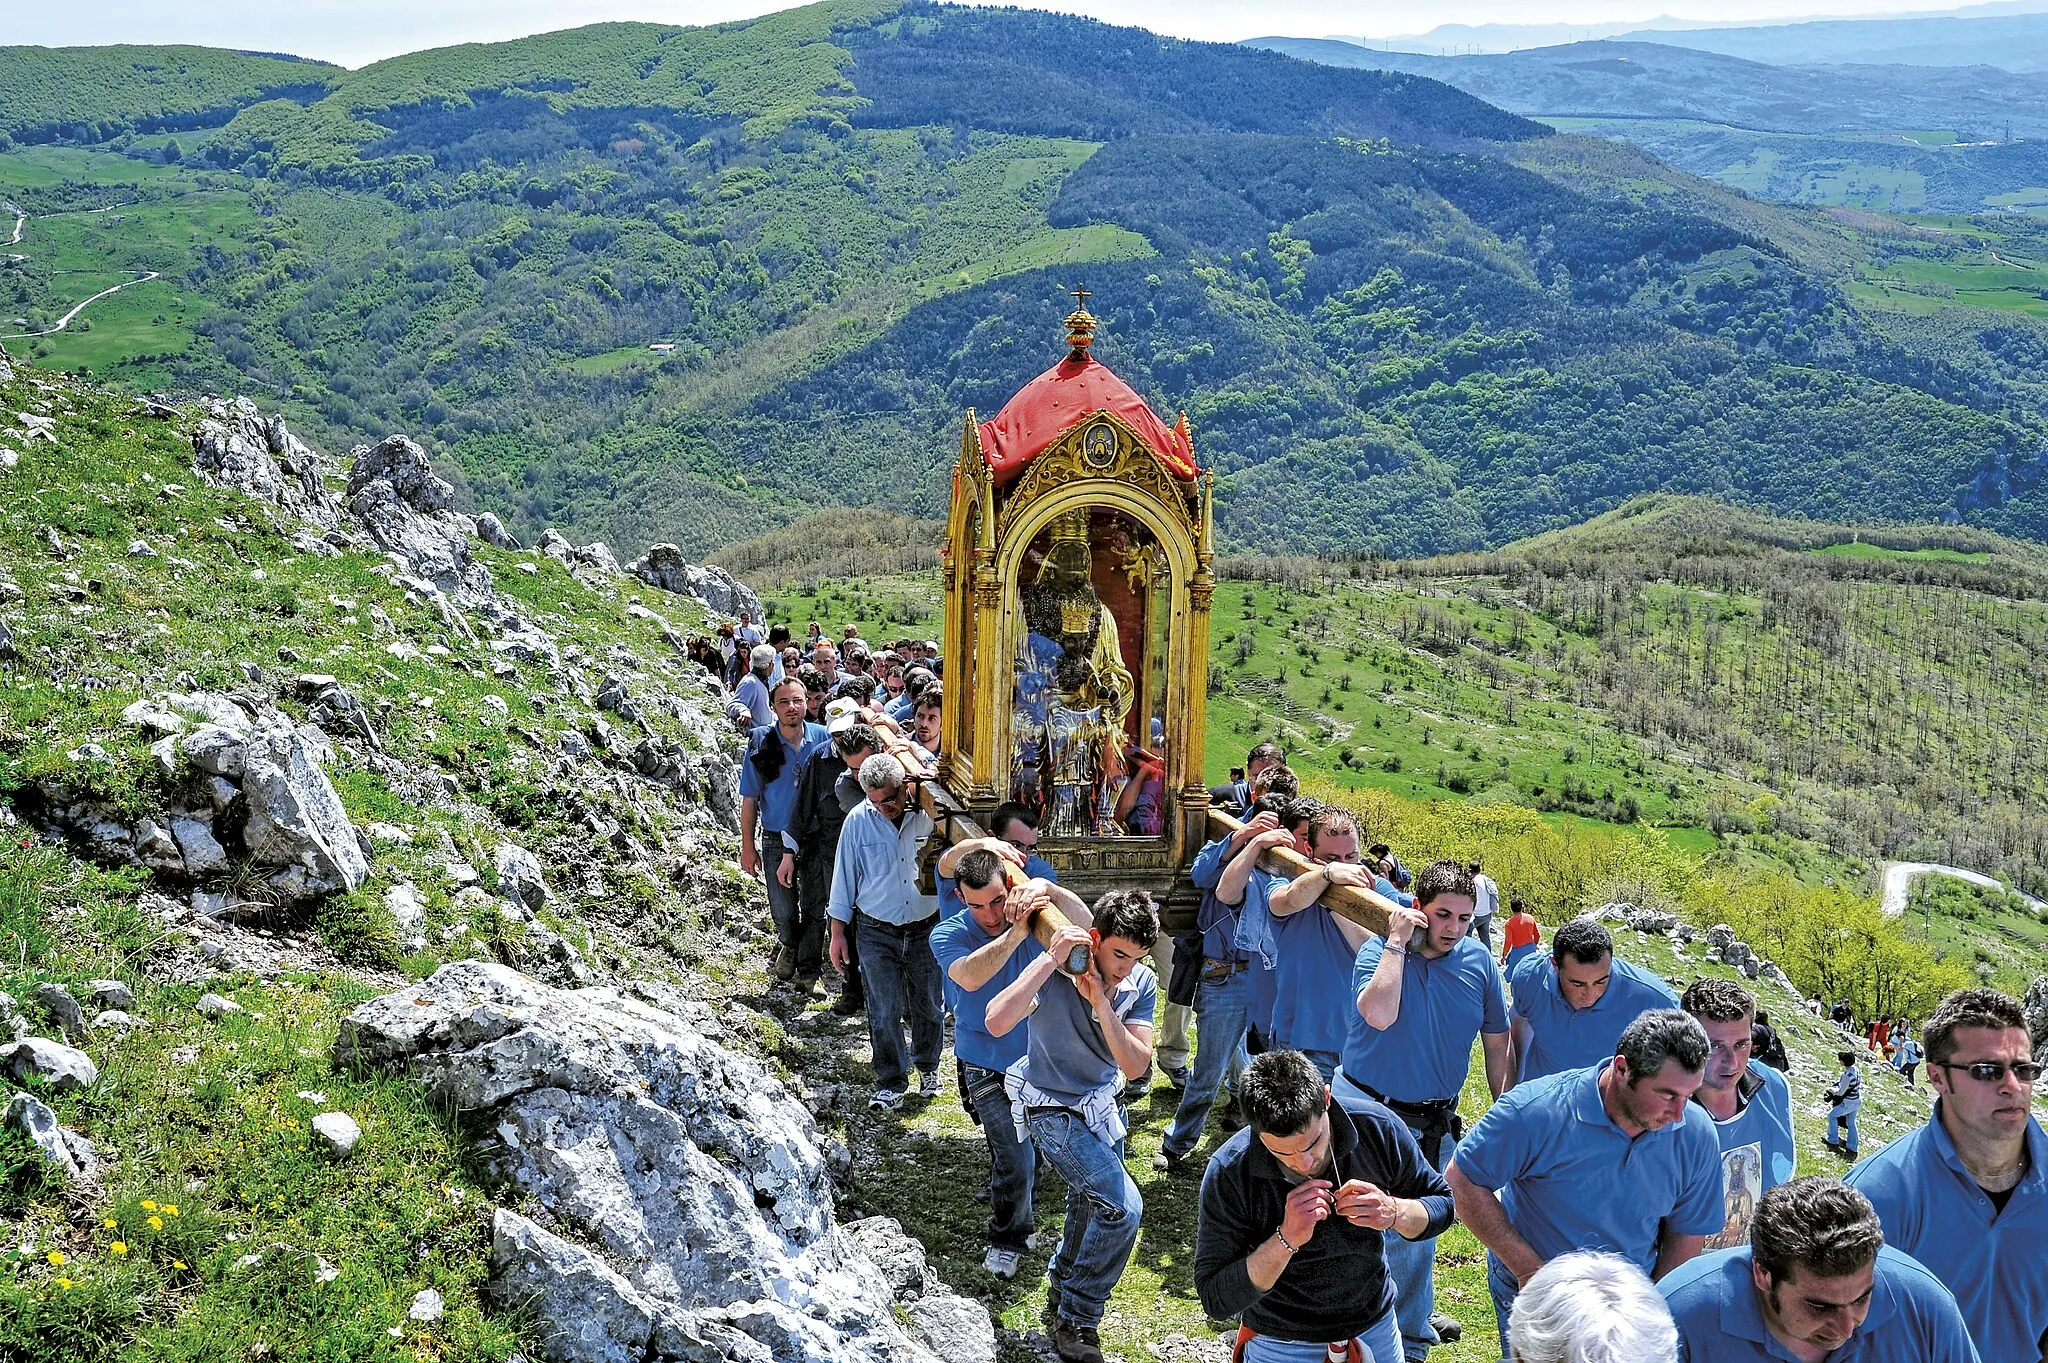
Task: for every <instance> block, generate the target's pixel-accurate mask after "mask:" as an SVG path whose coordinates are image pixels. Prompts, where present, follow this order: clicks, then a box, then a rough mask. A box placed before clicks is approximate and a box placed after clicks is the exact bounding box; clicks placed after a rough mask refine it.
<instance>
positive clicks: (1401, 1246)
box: [1386, 1113, 1505, 1363]
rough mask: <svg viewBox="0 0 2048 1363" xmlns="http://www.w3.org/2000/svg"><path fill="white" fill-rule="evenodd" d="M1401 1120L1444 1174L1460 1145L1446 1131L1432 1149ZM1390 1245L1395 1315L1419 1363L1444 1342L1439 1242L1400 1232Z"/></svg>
mask: <svg viewBox="0 0 2048 1363" xmlns="http://www.w3.org/2000/svg"><path fill="white" fill-rule="evenodd" d="M1395 1115H1396V1116H1400V1114H1399V1113H1396V1114H1395ZM1401 1120H1402V1121H1404V1122H1407V1123H1408V1129H1409V1131H1411V1132H1413V1133H1414V1135H1415V1142H1416V1144H1417V1145H1420V1146H1421V1147H1422V1157H1423V1158H1424V1159H1426V1160H1428V1161H1429V1164H1430V1167H1431V1168H1433V1169H1435V1170H1436V1171H1437V1172H1438V1173H1442V1172H1443V1168H1444V1166H1445V1165H1446V1164H1449V1163H1450V1161H1451V1156H1452V1155H1453V1154H1454V1153H1456V1151H1457V1148H1458V1143H1457V1142H1456V1141H1454V1140H1452V1139H1451V1136H1450V1133H1449V1132H1445V1133H1444V1135H1443V1136H1442V1137H1441V1138H1440V1139H1439V1140H1438V1141H1437V1148H1436V1149H1434V1150H1432V1149H1430V1148H1429V1145H1428V1143H1427V1142H1425V1141H1424V1140H1423V1139H1422V1132H1421V1130H1420V1129H1418V1128H1417V1127H1416V1125H1415V1123H1414V1122H1412V1121H1409V1120H1408V1118H1406V1117H1402V1118H1401ZM1386 1242H1387V1243H1386V1249H1387V1276H1388V1277H1389V1278H1391V1279H1393V1281H1394V1312H1395V1314H1396V1315H1397V1316H1398V1317H1399V1319H1400V1322H1401V1348H1402V1350H1403V1352H1404V1353H1405V1355H1406V1356H1407V1358H1408V1359H1409V1360H1410V1363H1418V1361H1419V1360H1421V1359H1424V1358H1427V1357H1429V1351H1430V1348H1431V1346H1432V1345H1435V1344H1437V1343H1439V1342H1440V1341H1438V1339H1437V1337H1436V1331H1435V1330H1433V1329H1431V1328H1430V1324H1429V1318H1430V1316H1431V1315H1433V1314H1434V1313H1435V1311H1436V1240H1435V1238H1434V1237H1431V1238H1430V1239H1427V1240H1404V1239H1403V1238H1401V1234H1400V1232H1399V1231H1391V1230H1390V1231H1387V1232H1386ZM1503 1352H1505V1350H1503Z"/></svg>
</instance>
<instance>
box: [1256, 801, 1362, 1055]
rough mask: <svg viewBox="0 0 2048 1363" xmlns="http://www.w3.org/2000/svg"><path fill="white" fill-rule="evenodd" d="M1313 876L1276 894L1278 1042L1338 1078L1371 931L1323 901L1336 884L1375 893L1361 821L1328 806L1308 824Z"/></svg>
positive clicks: (1272, 897) (1271, 903)
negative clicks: (1355, 967)
mask: <svg viewBox="0 0 2048 1363" xmlns="http://www.w3.org/2000/svg"><path fill="white" fill-rule="evenodd" d="M1308 856H1309V860H1310V861H1313V862H1315V863H1316V865H1315V869H1314V870H1312V871H1308V872H1306V873H1304V874H1302V875H1299V876H1296V877H1295V878H1294V879H1293V880H1292V881H1290V882H1289V883H1288V884H1286V885H1285V886H1283V887H1281V888H1280V889H1277V890H1273V891H1271V892H1270V894H1269V896H1268V897H1267V900H1266V909H1267V911H1268V912H1269V913H1270V914H1271V915H1272V917H1273V920H1274V927H1273V946H1274V954H1275V957H1276V959H1275V961H1274V965H1273V992H1274V997H1273V1035H1272V1043H1273V1045H1274V1047H1275V1048H1277V1049H1281V1050H1290V1051H1300V1052H1301V1053H1302V1054H1303V1055H1305V1056H1307V1057H1308V1058H1309V1059H1310V1060H1311V1061H1313V1062H1314V1063H1315V1066H1316V1068H1317V1069H1318V1070H1320V1071H1322V1075H1323V1080H1324V1082H1325V1083H1327V1082H1329V1080H1330V1079H1331V1078H1332V1077H1333V1076H1335V1074H1336V1073H1337V1063H1338V1060H1339V1059H1340V1058H1341V1055H1342V1052H1343V1049H1344V1035H1345V1031H1346V1023H1345V1019H1346V1018H1347V1017H1348V1016H1349V1015H1350V1014H1351V1012H1352V1004H1351V967H1352V963H1353V962H1354V961H1356V960H1357V958H1358V949H1359V948H1360V947H1362V946H1364V945H1365V939H1366V931H1365V929H1364V928H1362V927H1360V926H1359V925H1358V924H1356V923H1354V922H1352V921H1351V920H1350V919H1348V918H1341V917H1339V916H1338V915H1336V914H1334V913H1331V912H1330V911H1329V910H1328V909H1326V908H1324V907H1323V906H1322V904H1321V903H1320V902H1319V901H1320V900H1321V899H1322V896H1323V894H1324V892H1325V891H1327V890H1328V889H1329V888H1330V887H1331V886H1332V885H1353V886H1357V887H1359V888H1362V889H1368V890H1369V889H1371V888H1372V886H1373V881H1374V876H1373V873H1372V872H1371V871H1370V870H1368V869H1367V868H1366V867H1364V866H1362V865H1360V864H1359V861H1358V821H1357V819H1355V818H1353V817H1352V814H1351V811H1350V810H1348V809H1337V808H1334V807H1325V808H1324V809H1322V810H1321V811H1320V812H1318V813H1317V814H1316V815H1315V817H1314V818H1312V819H1310V820H1309V824H1308Z"/></svg>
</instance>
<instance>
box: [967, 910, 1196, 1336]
mask: <svg viewBox="0 0 2048 1363" xmlns="http://www.w3.org/2000/svg"><path fill="white" fill-rule="evenodd" d="M1092 917H1093V925H1092V927H1083V926H1081V925H1080V924H1079V923H1069V924H1068V925H1067V926H1066V927H1063V928H1061V929H1060V930H1059V932H1058V933H1056V934H1055V935H1054V937H1053V940H1052V944H1051V946H1050V947H1048V948H1047V950H1046V953H1045V954H1044V955H1043V956H1040V957H1039V958H1038V959H1037V960H1034V961H1032V962H1031V963H1030V964H1029V965H1027V966H1025V967H1024V969H1023V971H1022V973H1020V974H1019V975H1018V976H1017V978H1016V980H1014V981H1013V982H1012V983H1010V984H1009V985H1008V986H1007V987H1005V988H1004V989H1003V990H1002V992H1001V993H999V994H997V995H996V997H995V999H994V1000H993V1001H991V1002H990V1004H989V1007H988V1017H987V1027H988V1031H989V1034H990V1035H991V1036H997V1037H1002V1036H1008V1035H1009V1034H1010V1033H1011V1032H1012V1031H1014V1030H1016V1029H1017V1028H1018V1027H1019V1026H1021V1025H1023V1023H1024V1020H1025V1019H1026V1018H1029V1019H1030V1020H1031V1032H1030V1036H1029V1038H1028V1039H1027V1042H1026V1046H1025V1052H1024V1058H1023V1059H1021V1060H1019V1061H1017V1062H1016V1063H1015V1064H1014V1065H1012V1066H1011V1067H1010V1071H1009V1075H1008V1077H1007V1083H1006V1086H1005V1087H1006V1089H1007V1091H1008V1093H1009V1096H1010V1104H1011V1108H1012V1110H1013V1112H1014V1113H1015V1114H1017V1121H1018V1123H1019V1124H1020V1125H1021V1126H1023V1127H1025V1128H1026V1129H1027V1130H1028V1131H1029V1132H1030V1135H1031V1140H1032V1142H1033V1144H1035V1145H1036V1146H1037V1147H1038V1152H1039V1153H1040V1154H1041V1155H1043V1156H1045V1162H1046V1163H1047V1164H1050V1165H1051V1166H1052V1167H1053V1168H1054V1169H1056V1170H1058V1171H1059V1174H1060V1177H1061V1178H1063V1179H1065V1180H1066V1183H1067V1221H1066V1229H1065V1231H1064V1232H1063V1233H1062V1235H1061V1236H1060V1248H1059V1253H1058V1254H1056V1255H1054V1256H1053V1261H1052V1267H1051V1269H1050V1270H1049V1272H1048V1275H1047V1276H1048V1277H1049V1278H1050V1279H1051V1286H1050V1289H1049V1291H1048V1293H1047V1309H1048V1312H1049V1313H1050V1314H1051V1316H1052V1320H1051V1322H1050V1324H1051V1326H1052V1343H1053V1347H1054V1349H1056V1350H1057V1351H1058V1353H1059V1356H1060V1357H1061V1358H1063V1359H1067V1360H1069V1361H1070V1363H1101V1361H1102V1341H1101V1339H1100V1338H1099V1337H1098V1335H1097V1333H1096V1332H1097V1329H1098V1327H1100V1325H1101V1324H1102V1315H1103V1311H1104V1309H1105V1308H1106V1307H1107V1306H1108V1304H1109V1294H1110V1293H1111V1292H1112V1291H1114V1290H1115V1289H1116V1284H1117V1280H1118V1279H1120V1278H1121V1277H1123V1272H1124V1266H1125V1265H1126V1264H1127V1263H1129V1262H1130V1258H1131V1250H1132V1249H1133V1248H1134V1247H1135V1246H1136V1245H1137V1243H1138V1220H1139V1218H1140V1217H1141V1216H1143V1215H1144V1212H1145V1202H1144V1199H1143V1198H1142V1197H1140V1196H1139V1194H1138V1185H1137V1184H1136V1183H1135V1182H1133V1181H1132V1179H1131V1176H1130V1174H1129V1173H1127V1172H1125V1170H1124V1162H1123V1155H1124V1134H1125V1131H1126V1126H1125V1120H1124V1111H1123V1104H1122V1103H1121V1102H1120V1101H1119V1099H1120V1096H1121V1094H1122V1091H1123V1087H1124V1084H1125V1082H1126V1081H1128V1080H1131V1079H1136V1078H1137V1077H1138V1076H1139V1075H1141V1074H1143V1073H1144V1072H1145V1071H1146V1070H1147V1069H1149V1068H1150V1067H1151V1064H1152V1014H1153V1011H1154V1010H1155V1009H1156V1008H1157V1007H1158V1003H1159V977H1158V976H1157V975H1155V974H1154V973H1153V971H1152V967H1151V966H1150V965H1147V964H1146V963H1145V954H1146V953H1147V952H1148V951H1150V950H1151V949H1152V941H1153V939H1154V938H1156V937H1157V936H1158V935H1159V915H1158V913H1157V911H1156V910H1155V909H1154V908H1153V907H1152V896H1151V895H1149V894H1147V893H1145V891H1143V890H1113V891H1111V892H1110V893H1108V894H1106V895H1103V896H1102V897H1101V898H1100V899H1098V900H1096V901H1095V908H1094V911H1093V915H1092ZM1076 946H1085V947H1087V948H1088V949H1089V952H1090V964H1089V968H1088V970H1087V971H1086V972H1084V973H1083V974H1080V975H1068V974H1067V973H1066V972H1065V970H1064V969H1062V968H1061V966H1062V964H1063V963H1064V962H1065V961H1066V959H1067V957H1068V954H1069V952H1070V951H1071V949H1072V948H1074V947H1076ZM1055 973H1057V974H1058V978H1057V979H1055V978H1053V976H1054V975H1055Z"/></svg>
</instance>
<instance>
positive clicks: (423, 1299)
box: [405, 1287, 448, 1325]
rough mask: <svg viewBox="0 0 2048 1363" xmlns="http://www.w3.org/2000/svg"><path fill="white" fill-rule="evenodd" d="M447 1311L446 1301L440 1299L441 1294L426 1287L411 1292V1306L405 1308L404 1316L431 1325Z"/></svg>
mask: <svg viewBox="0 0 2048 1363" xmlns="http://www.w3.org/2000/svg"><path fill="white" fill-rule="evenodd" d="M447 1311H448V1303H447V1302H445V1301H443V1300H442V1298H441V1294H440V1293H439V1292H436V1291H435V1290H434V1289H433V1288H431V1287H428V1288H423V1289H422V1290H420V1291H419V1292H416V1293H414V1294H413V1299H412V1306H411V1307H409V1308H408V1309H407V1310H406V1313H405V1318H406V1319H407V1320H412V1321H418V1322H420V1323H421V1324H424V1325H431V1324H433V1323H434V1322H435V1321H437V1320H439V1319H441V1317H442V1316H443V1315H446V1314H447Z"/></svg>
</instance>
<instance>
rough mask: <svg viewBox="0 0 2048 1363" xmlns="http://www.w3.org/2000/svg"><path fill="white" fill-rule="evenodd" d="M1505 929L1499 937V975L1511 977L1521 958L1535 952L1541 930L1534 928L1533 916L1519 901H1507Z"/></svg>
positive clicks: (1541, 935)
mask: <svg viewBox="0 0 2048 1363" xmlns="http://www.w3.org/2000/svg"><path fill="white" fill-rule="evenodd" d="M1508 909H1509V913H1508V922H1507V927H1506V929H1505V930H1504V931H1502V933H1501V936H1500V950H1501V973H1502V974H1503V975H1512V974H1513V973H1514V970H1515V967H1516V966H1518V965H1520V964H1521V963H1522V958H1523V957H1524V956H1527V955H1528V954H1529V953H1530V952H1531V951H1533V950H1535V948H1536V945H1537V944H1538V943H1539V942H1541V941H1542V940H1543V930H1542V929H1541V928H1539V927H1537V926H1536V919H1535V917H1534V915H1532V914H1531V913H1530V912H1529V909H1528V907H1527V906H1526V905H1525V904H1523V903H1522V901H1521V900H1519V899H1511V900H1509V901H1508Z"/></svg>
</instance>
